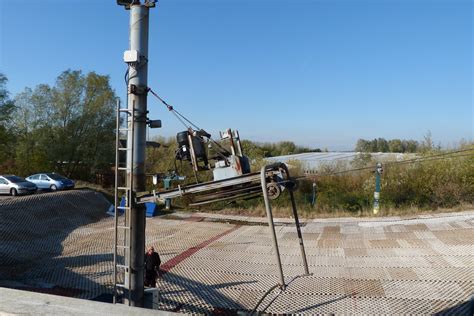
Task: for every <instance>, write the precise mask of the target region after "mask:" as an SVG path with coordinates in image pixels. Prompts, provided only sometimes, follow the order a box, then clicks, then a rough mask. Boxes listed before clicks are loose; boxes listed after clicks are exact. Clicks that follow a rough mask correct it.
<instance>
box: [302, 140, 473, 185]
mask: <svg viewBox="0 0 474 316" xmlns="http://www.w3.org/2000/svg"><path fill="white" fill-rule="evenodd" d="M473 150H474V148H470V149H463V150H457V151H451V152H447V153H442V154H437V155H431V156H427V157H420V158H413V159H407V160H402V161H393V162H388V163H385V164H384V166H385V167H388V166H394V165H401V164H407V163H416V162H425V161H435V160H442V159H450V158H458V157H469V156H474V154H472V153H470V154H465V155H455V156H452V155H454V154H458V153H464V152H468V151H473ZM444 156H451V157H444ZM373 169H374V167H373V166H371V167H363V168H356V169H348V170H342V171H336V172H326V173H321V174H317V173H315V174H312V175H303V176H299V177H294V178H293V179H294V180H300V179H304V178H311V177H314V176H318V177H321V176H332V175H337V174H343V173H348V172H356V171H363V170H373Z"/></svg>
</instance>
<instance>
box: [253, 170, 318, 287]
mask: <svg viewBox="0 0 474 316" xmlns="http://www.w3.org/2000/svg"><path fill="white" fill-rule="evenodd" d="M275 169H279V170H283V171H284V172H283V173H284V174H285V175H286V177H287V179H286V180H289V179H290V173H289V171H288V167H287V166H286V165H285V164H284V163H281V162H277V163H273V164H269V165H266V166H264V167H262V169H261V171H260V180H261V182H262V192H263V200H264V201H265V210H266V211H267V218H268V227H269V228H270V234H271V236H272V240H273V249H274V251H275V257H276V261H277V265H278V274H279V277H280V284H279V286H280V288H281V289H282V290H284V289H285V287H286V285H285V277H284V275H283V268H282V265H281V259H280V251H279V249H278V240H277V238H276V233H275V225H274V223H273V214H272V206H271V203H270V199H269V197H268V191H267V176H266V174H267V171H268V170H275ZM288 191H289V193H290V199H291V206H292V208H293V216H294V218H295V226H296V231H297V232H298V239H299V244H300V251H301V257H302V259H303V266H304V272H305V275H309V274H310V273H309V270H308V262H307V261H306V252H305V250H304V244H303V236H302V234H301V228H300V222H299V219H298V212H297V210H296V203H295V197H294V195H293V190H292V189H291V188H289V189H288Z"/></svg>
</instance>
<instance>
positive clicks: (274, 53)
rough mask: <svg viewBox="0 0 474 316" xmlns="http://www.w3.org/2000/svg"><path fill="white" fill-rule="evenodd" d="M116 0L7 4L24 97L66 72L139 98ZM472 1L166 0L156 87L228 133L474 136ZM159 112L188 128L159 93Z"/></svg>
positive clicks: (3, 39) (310, 140)
mask: <svg viewBox="0 0 474 316" xmlns="http://www.w3.org/2000/svg"><path fill="white" fill-rule="evenodd" d="M115 3H116V1H115V0H110V1H106V0H71V1H64V0H42V1H8V0H0V12H1V15H0V72H3V73H4V74H5V75H6V76H7V77H8V78H9V83H8V89H9V90H10V92H11V94H12V96H14V95H15V94H16V93H18V92H20V91H22V90H23V89H24V88H25V87H35V86H36V85H38V84H40V83H48V84H53V83H54V81H55V78H56V77H57V76H58V75H59V74H60V73H61V72H62V71H64V70H66V69H80V70H83V71H84V72H88V71H96V72H97V73H100V74H106V75H109V76H110V78H111V84H112V86H113V88H114V89H115V90H116V92H117V94H118V95H119V96H121V97H122V98H123V97H124V96H125V84H124V81H123V76H124V72H125V70H126V65H125V64H124V63H123V61H122V55H123V51H124V50H126V49H127V45H128V21H129V11H125V10H124V9H123V8H122V7H119V6H117V5H116V4H115ZM472 53H473V1H471V0H319V1H317V0H314V1H309V0H306V1H305V0H285V1H283V0H252V1H250V0H239V1H236V0H235V1H234V0H200V1H196V0H187V1H185V0H160V1H159V3H158V6H157V7H156V8H154V9H152V11H151V17H150V48H149V60H150V61H149V86H150V87H152V88H153V89H154V90H156V91H158V93H159V94H160V95H161V96H162V97H163V98H164V99H165V100H167V101H168V102H169V103H171V104H173V105H174V106H175V107H176V108H177V109H178V110H179V111H180V112H181V113H183V114H185V115H187V116H188V117H189V118H191V119H192V120H193V121H195V122H196V124H197V125H199V126H200V127H203V128H205V129H206V130H208V131H209V132H210V133H212V134H214V135H216V134H217V132H218V131H219V130H221V129H222V130H223V129H225V128H228V127H231V128H236V129H239V130H240V134H241V137H242V138H245V139H251V140H255V141H279V140H291V141H294V142H296V143H297V144H299V145H305V146H310V147H320V148H325V147H327V148H329V149H330V150H349V149H352V148H353V147H354V144H355V142H356V141H357V139H358V138H365V139H372V138H376V137H384V138H386V139H391V138H410V139H417V140H420V139H422V137H423V135H425V134H426V133H427V131H428V130H430V131H431V133H432V136H433V138H434V140H435V142H437V143H438V142H440V143H441V144H443V145H444V146H449V145H453V144H454V143H455V142H457V141H459V140H460V139H461V138H465V139H468V140H472V139H473V138H474V137H473V136H474V128H473V121H474V116H473V71H474V69H473V55H472ZM148 108H149V110H150V117H151V118H160V119H162V121H163V128H162V129H160V130H154V131H153V133H154V134H156V133H158V134H160V135H163V136H171V135H175V134H176V132H178V131H180V130H182V126H181V125H180V124H179V123H178V122H177V121H176V119H175V118H174V117H173V116H172V115H171V114H170V113H169V112H167V111H166V110H165V109H164V107H163V106H162V105H161V104H159V103H157V102H156V101H155V100H153V99H152V98H151V97H150V98H149V104H148Z"/></svg>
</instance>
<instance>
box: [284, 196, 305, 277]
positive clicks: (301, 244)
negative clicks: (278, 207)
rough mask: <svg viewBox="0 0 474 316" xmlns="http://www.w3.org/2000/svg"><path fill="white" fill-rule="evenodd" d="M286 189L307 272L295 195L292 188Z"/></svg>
mask: <svg viewBox="0 0 474 316" xmlns="http://www.w3.org/2000/svg"><path fill="white" fill-rule="evenodd" d="M288 191H289V192H290V198H291V206H292V207H293V216H294V218H295V225H296V231H297V233H298V239H299V242H300V252H301V257H303V266H304V273H305V274H309V270H308V262H307V261H306V252H305V250H304V244H303V235H302V234H301V228H300V220H299V219H298V212H297V211H296V203H295V196H294V195H293V191H292V190H288Z"/></svg>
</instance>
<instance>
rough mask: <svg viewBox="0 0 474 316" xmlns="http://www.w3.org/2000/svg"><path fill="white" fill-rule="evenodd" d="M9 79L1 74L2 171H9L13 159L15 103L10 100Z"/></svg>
mask: <svg viewBox="0 0 474 316" xmlns="http://www.w3.org/2000/svg"><path fill="white" fill-rule="evenodd" d="M7 81H8V79H7V77H6V76H5V75H4V74H2V73H0V171H2V172H3V170H5V169H7V164H8V162H9V160H11V159H12V158H13V148H14V133H13V132H12V130H11V127H12V126H11V119H12V113H13V110H14V108H15V107H14V103H13V102H12V101H11V100H10V98H9V93H8V90H7V88H6V83H7Z"/></svg>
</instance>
